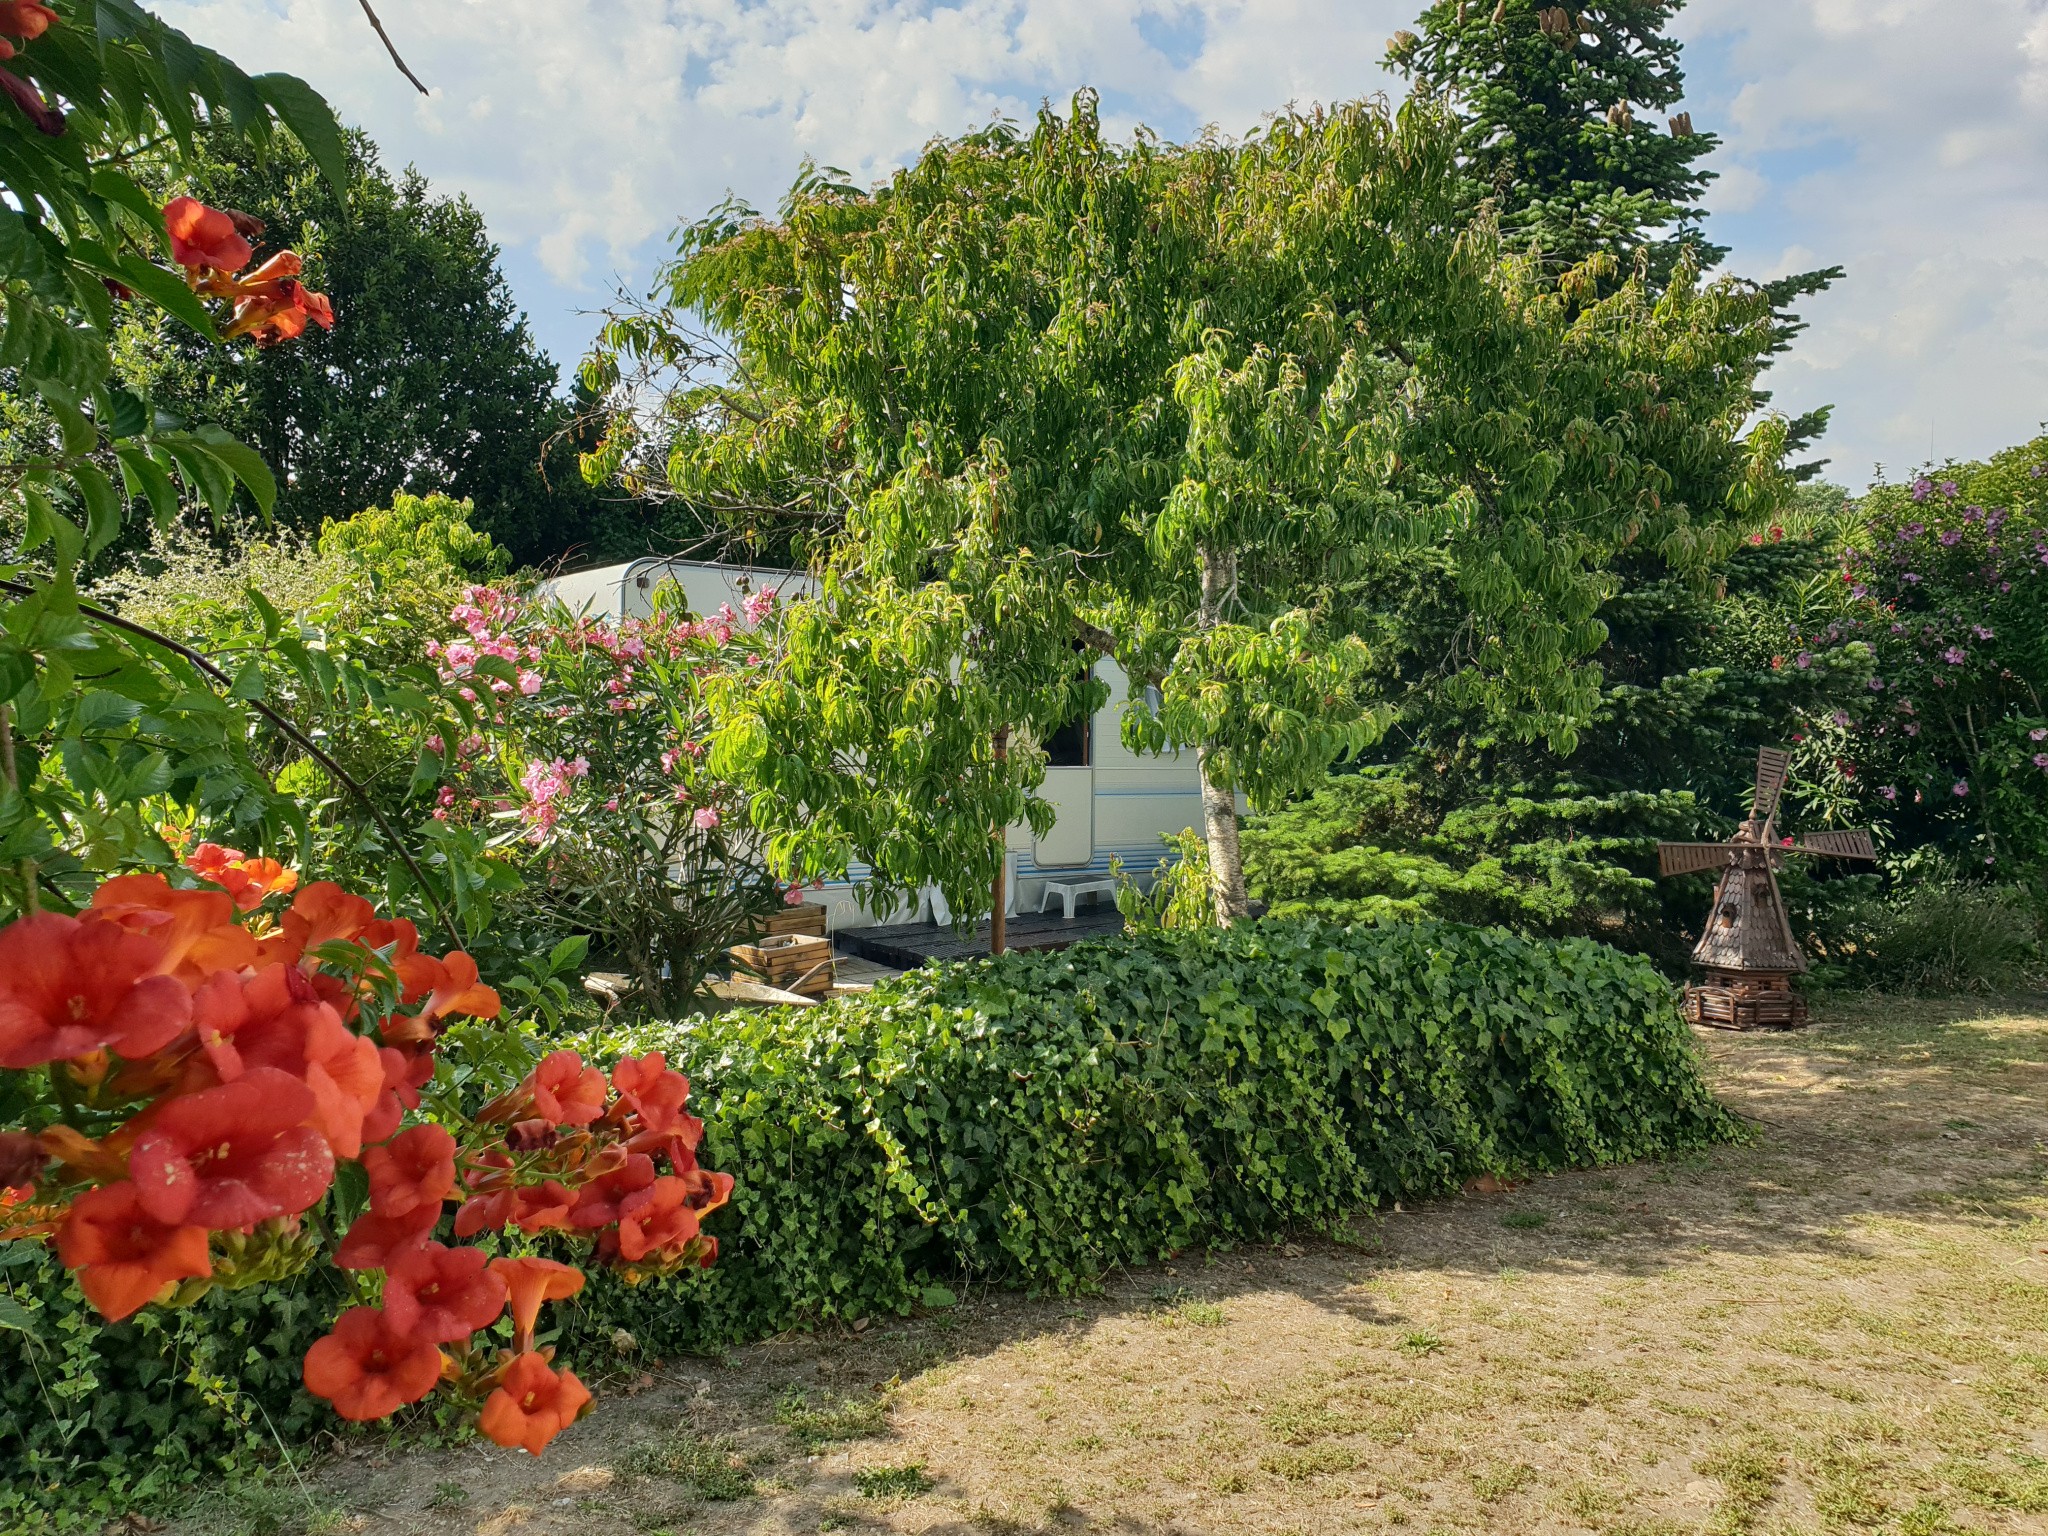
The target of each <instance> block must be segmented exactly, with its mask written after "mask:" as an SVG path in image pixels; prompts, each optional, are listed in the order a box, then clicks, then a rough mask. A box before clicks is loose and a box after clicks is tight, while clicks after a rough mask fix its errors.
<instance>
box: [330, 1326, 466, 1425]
mask: <svg viewBox="0 0 2048 1536" xmlns="http://www.w3.org/2000/svg"><path fill="white" fill-rule="evenodd" d="M440 1379H441V1351H440V1350H439V1349H437V1348H435V1347H434V1345H433V1344H432V1343H430V1342H429V1341H427V1340H426V1339H422V1338H418V1337H416V1336H414V1335H412V1334H408V1333H404V1332H401V1331H400V1330H399V1329H398V1328H396V1327H394V1326H393V1325H392V1322H391V1319H390V1317H389V1316H388V1315H387V1314H385V1313H383V1312H380V1311H378V1310H377V1309H376V1308H375V1307H350V1308H349V1309H348V1311H346V1312H344V1313H342V1314H341V1316H340V1317H338V1318H336V1319H335V1323H334V1331H333V1332H332V1333H330V1334H328V1335H327V1336H326V1337H325V1338H322V1339H316V1340H315V1341H314V1343H313V1347H312V1348H311V1349H309V1350H307V1351H306V1368H305V1381H306V1390H307V1391H308V1392H310V1393H312V1394H313V1395H314V1396H315V1397H324V1398H326V1399H327V1401H328V1402H330V1403H332V1404H333V1405H334V1411H335V1412H336V1413H338V1414H340V1415H341V1416H342V1417H343V1418H344V1419H351V1420H355V1421H357V1422H361V1421H363V1420H367V1419H384V1418H389V1417H390V1416H391V1415H392V1414H394V1413H396V1412H398V1410H399V1409H401V1408H403V1407H404V1406H405V1405H406V1404H407V1403H416V1402H418V1401H419V1400H420V1399H421V1398H423V1397H425V1396H426V1395H427V1394H428V1393H429V1392H431V1391H433V1390H434V1384H435V1383H436V1382H437V1381H439V1380H440Z"/></svg>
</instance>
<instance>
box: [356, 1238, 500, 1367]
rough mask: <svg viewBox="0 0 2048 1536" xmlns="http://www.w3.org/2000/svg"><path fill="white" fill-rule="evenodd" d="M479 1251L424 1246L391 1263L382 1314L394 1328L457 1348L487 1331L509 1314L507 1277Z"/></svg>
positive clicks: (425, 1244) (436, 1244)
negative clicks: (481, 1330) (476, 1334)
mask: <svg viewBox="0 0 2048 1536" xmlns="http://www.w3.org/2000/svg"><path fill="white" fill-rule="evenodd" d="M489 1262H490V1255H488V1254H486V1253H485V1252H484V1251H483V1250H482V1249H481V1248H446V1247H443V1246H442V1245H441V1244H439V1243H424V1244H422V1245H421V1246H420V1247H418V1248H413V1249H409V1250H408V1251H407V1252H405V1253H403V1254H401V1255H399V1257H398V1258H396V1259H394V1260H393V1261H392V1263H391V1268H390V1271H389V1273H388V1274H387V1276H386V1278H385V1281H384V1314H385V1316H387V1317H388V1318H390V1319H391V1326H392V1327H393V1328H396V1329H397V1330H398V1331H399V1332H401V1333H409V1334H412V1335H413V1336H415V1337H416V1338H422V1339H425V1340H427V1341H428V1342H429V1343H432V1344H453V1343H455V1342H456V1341H457V1340H458V1339H466V1338H468V1337H469V1336H470V1335H471V1334H472V1333H475V1332H476V1331H477V1329H479V1328H488V1327H490V1326H491V1324H492V1323H495V1322H496V1321H497V1320H498V1314H499V1313H500V1312H503V1311H504V1310H505V1277H504V1276H503V1275H500V1274H498V1273H497V1272H496V1271H495V1270H492V1269H489V1268H487V1267H486V1266H487V1265H488V1264H489Z"/></svg>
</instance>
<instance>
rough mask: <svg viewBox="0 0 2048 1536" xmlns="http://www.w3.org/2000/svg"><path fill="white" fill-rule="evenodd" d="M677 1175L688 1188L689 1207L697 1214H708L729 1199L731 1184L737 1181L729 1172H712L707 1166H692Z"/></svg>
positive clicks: (730, 1196)
mask: <svg viewBox="0 0 2048 1536" xmlns="http://www.w3.org/2000/svg"><path fill="white" fill-rule="evenodd" d="M677 1177H678V1178H680V1179H681V1180H682V1181H683V1184H684V1186H685V1187H686V1188H687V1189H688V1190H689V1194H688V1196H687V1198H688V1200H689V1202H690V1209H691V1210H693V1211H695V1212H696V1213H697V1214H698V1215H699V1216H709V1215H710V1214H711V1213H712V1212H713V1211H715V1210H717V1209H718V1208H719V1207H720V1206H721V1205H723V1204H725V1202H726V1201H728V1200H730V1199H731V1198H732V1190H733V1185H734V1184H735V1183H736V1182H738V1181H737V1180H735V1179H734V1178H733V1176H732V1175H731V1174H729V1173H713V1172H712V1171H711V1170H710V1169H709V1168H692V1169H691V1170H690V1171H689V1172H687V1173H681V1174H678V1175H677Z"/></svg>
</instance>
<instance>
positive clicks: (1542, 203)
mask: <svg viewBox="0 0 2048 1536" xmlns="http://www.w3.org/2000/svg"><path fill="white" fill-rule="evenodd" d="M1684 4H1685V0H1606V3H1597V4H1591V5H1587V6H1585V7H1584V8H1583V9H1582V10H1580V11H1578V12H1576V13H1574V12H1572V11H1571V10H1569V9H1568V8H1566V7H1562V6H1554V5H1549V4H1547V3H1546V0H1497V3H1496V4H1495V5H1494V6H1493V7H1491V8H1490V9H1489V8H1488V7H1487V6H1485V5H1484V4H1483V3H1481V0H1436V3H1434V4H1432V5H1431V6H1430V7H1429V8H1428V9H1427V10H1426V11H1424V12H1423V13H1422V15H1421V16H1420V17H1419V18H1418V19H1417V21H1416V25H1417V26H1418V27H1420V28H1421V31H1420V32H1419V33H1417V32H1408V31H1403V32H1400V33H1397V34H1396V35H1395V36H1394V38H1393V40H1392V42H1390V43H1389V45H1388V49H1387V62H1388V64H1389V65H1390V66H1391V67H1393V68H1395V69H1398V70H1399V71H1400V72H1401V73H1402V74H1403V75H1405V76H1406V77H1407V78H1408V79H1409V80H1411V81H1413V82H1414V88H1415V91H1416V93H1417V94H1418V95H1421V96H1424V97H1427V98H1429V99H1432V100H1436V101H1440V102H1442V103H1444V104H1445V105H1446V106H1447V107H1448V108H1449V109H1450V110H1452V111H1453V112H1455V113H1456V114H1457V117H1458V121H1459V134H1458V160H1459V164H1460V166H1461V168H1462V170H1463V173H1464V184H1463V190H1462V197H1463V201H1464V206H1465V207H1466V209H1467V210H1468V211H1469V212H1472V213H1477V212H1478V211H1479V210H1480V209H1481V208H1482V207H1491V208H1492V209H1493V212H1494V217H1495V219H1496V220H1497V221H1498V223H1499V225H1500V229H1501V236H1502V242H1503V243H1504V244H1505V245H1506V246H1507V247H1508V248H1509V249H1511V250H1521V251H1539V252H1541V253H1542V256H1543V259H1544V260H1545V262H1547V263H1548V264H1549V265H1551V266H1552V267H1553V268H1555V269H1558V270H1563V269H1564V268H1567V267H1570V266H1573V265H1575V264H1577V263H1578V262H1581V261H1584V260H1585V259H1586V258H1587V257H1588V256H1591V255H1593V254H1595V253H1596V252H1602V251H1604V252H1607V253H1609V254H1611V255H1614V256H1616V257H1618V258H1619V259H1620V260H1621V261H1622V262H1623V264H1624V269H1626V266H1627V264H1629V263H1632V262H1634V261H1636V260H1638V259H1640V260H1641V261H1642V262H1643V263H1644V264H1645V266H1646V268H1647V270H1648V271H1649V274H1650V277H1651V280H1652V282H1653V283H1662V282H1664V281H1666V280H1667V279H1668V278H1669V276H1670V274H1671V273H1672V272H1673V271H1675V270H1676V268H1677V264H1678V262H1679V259H1680V253H1681V252H1684V251H1688V250H1689V251H1690V252H1691V253H1692V259H1693V260H1694V261H1695V262H1696V263H1697V264H1698V265H1700V266H1701V267H1703V268H1713V267H1715V266H1717V265H1719V264H1720V261H1721V259H1722V257H1724V256H1725V255H1726V254H1727V247H1726V246H1721V245H1716V244H1714V243H1713V242H1712V241H1710V240H1708V239H1707V238H1706V236H1705V234H1704V233H1703V231H1702V229H1701V221H1702V220H1703V219H1704V218H1705V216H1706V210H1705V208H1704V207H1703V206H1702V204H1701V198H1702V196H1703V195H1704V193H1705V192H1706V189H1707V186H1708V184H1709V183H1711V182H1712V181H1713V180H1714V173H1713V172H1712V171H1709V170H1707V169H1706V167H1705V166H1704V164H1702V162H1703V161H1704V160H1705V159H1706V157H1707V156H1708V155H1710V154H1712V153H1713V151H1714V150H1715V149H1716V148H1717V147H1718V146H1719V144H1720V142H1721V141H1720V140H1719V139H1718V138H1716V137H1715V136H1714V135H1713V134H1711V133H1705V132H1701V131H1699V130H1697V129H1695V128H1694V127H1693V122H1692V114H1691V113H1690V112H1681V113H1678V114H1676V115H1674V116H1671V117H1669V118H1667V119H1665V120H1664V122H1663V123H1662V124H1660V123H1659V122H1658V118H1660V117H1662V116H1663V114H1664V113H1666V112H1668V111H1670V109H1671V108H1673V107H1675V106H1677V105H1678V103H1679V102H1680V101H1681V100H1682V99H1683V98H1684V95H1685V74H1684V72H1683V70H1682V69H1681V68H1680V67H1679V53H1680V46H1679V43H1678V41H1677V39H1675V38H1673V37H1670V36H1667V35H1666V33H1665V28H1666V27H1667V26H1668V25H1669V24H1670V21H1671V18H1672V17H1673V16H1674V15H1676V14H1677V13H1678V11H1679V10H1681V9H1682V8H1683V7H1684ZM1639 113H1640V114H1642V115H1641V116H1638V114H1639ZM1667 130H1668V131H1667ZM1841 275H1842V269H1841V268H1840V267H1826V268H1822V269H1818V270H1816V271H1812V272H1797V273H1792V274H1790V275H1788V276H1785V277H1781V278H1777V279H1775V280H1773V281H1772V282H1769V283H1766V284H1765V285H1764V286H1763V291H1764V292H1765V293H1766V294H1767V295H1768V296H1769V298H1770V301H1771V306H1772V309H1773V311H1774V313H1775V315H1776V319H1777V337H1776V339H1775V341H1774V342H1773V343H1772V347H1771V350H1772V352H1773V353H1779V352H1783V351H1784V350H1785V349H1786V348H1787V347H1789V346H1790V345H1791V344H1792V340H1793V338H1794V337H1796V336H1797V335H1799V333H1800V332H1801V331H1803V330H1805V329H1806V326H1805V323H1804V322H1803V321H1801V320H1800V318H1799V317H1798V315H1797V314H1795V313H1794V312H1793V311H1792V308H1791V306H1792V305H1793V304H1795V303H1796V302H1798V301H1799V300H1800V299H1802V298H1807V297H1810V296H1812V295H1813V294H1816V293H1819V292H1822V291H1823V290H1824V289H1826V288H1827V287H1828V286H1829V285H1830V284H1832V283H1833V282H1834V281H1835V280H1836V279H1837V278H1839V277H1840V276H1841ZM1770 398H1771V397H1770V395H1769V394H1768V393H1765V392H1763V391H1758V393H1757V395H1756V404H1757V406H1758V407H1759V408H1762V407H1763V406H1765V405H1767V404H1769V402H1770ZM1827 419H1828V411H1827V408H1826V407H1825V406H1823V407H1821V408H1819V409H1816V410H1813V411H1808V412H1805V413H1803V414H1801V415H1799V416H1797V417H1795V418H1794V419H1792V420H1791V421H1789V422H1788V423H1787V424H1786V434H1785V437H1786V451H1787V452H1788V453H1799V452H1803V451H1804V450H1805V448H1806V447H1807V446H1808V445H1809V444H1810V443H1812V442H1813V440H1814V439H1815V438H1817V437H1818V436H1819V435H1820V434H1821V433H1822V432H1823V431H1824V430H1826V427H1827ZM1825 463H1826V461H1825V460H1820V461H1817V462H1813V463H1809V464H1804V465H1801V466H1800V467H1799V469H1798V470H1797V471H1795V474H1796V476H1797V478H1799V479H1802V480H1805V479H1811V478H1812V477H1813V476H1815V475H1817V474H1818V473H1819V472H1820V470H1821V468H1822V466H1823V465H1824V464H1825Z"/></svg>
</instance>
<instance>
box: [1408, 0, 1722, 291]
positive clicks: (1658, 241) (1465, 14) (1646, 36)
mask: <svg viewBox="0 0 2048 1536" xmlns="http://www.w3.org/2000/svg"><path fill="white" fill-rule="evenodd" d="M1683 4H1684V0H1618V3H1613V4H1593V5H1588V6H1586V7H1585V8H1584V9H1583V10H1581V11H1579V12H1578V13H1577V14H1573V13H1572V12H1571V11H1570V10H1569V9H1567V8H1563V7H1558V6H1551V5H1546V4H1544V3H1543V0H1499V3H1498V4H1497V5H1495V6H1492V7H1489V6H1487V5H1485V4H1484V3H1483V0H1438V3H1437V4H1434V5H1432V6H1430V8H1429V9H1428V10H1426V11H1424V12H1423V13H1422V15H1421V17H1420V18H1419V19H1418V20H1417V22H1416V25H1417V26H1418V27H1420V28H1421V29H1422V30H1421V32H1420V33H1419V34H1418V33H1415V32H1401V33H1398V34H1396V35H1395V37H1394V39H1393V41H1392V43H1390V44H1389V46H1388V50H1387V54H1388V62H1389V63H1390V64H1391V65H1393V66H1394V67H1395V68H1397V69H1399V70H1400V71H1401V72H1402V73H1403V74H1404V75H1406V76H1407V77H1408V79H1410V80H1411V81H1412V82H1413V83H1414V88H1415V90H1416V92H1417V94H1419V95H1424V96H1428V97H1431V98H1434V99H1438V100H1441V101H1444V102H1446V103H1447V104H1448V105H1450V106H1451V107H1452V108H1453V110H1455V111H1456V112H1457V114H1458V117H1459V134H1458V160H1459V164H1460V166H1461V168H1462V170H1463V173H1464V179H1463V188H1462V196H1463V198H1464V202H1465V206H1466V207H1467V209H1468V210H1469V211H1471V212H1475V213H1476V212H1477V211H1478V209H1479V207H1480V206H1481V205H1482V204H1484V203H1491V204H1492V205H1493V207H1494V209H1495V216H1496V218H1497V219H1498V221H1499V223H1500V230H1501V240H1502V243H1503V244H1504V245H1506V246H1507V247H1508V248H1509V249H1511V250H1524V251H1531V250H1540V251H1541V252H1542V253H1543V256H1544V259H1545V260H1546V261H1547V262H1549V263H1550V264H1551V265H1552V266H1553V267H1555V268H1557V269H1559V270H1562V269H1564V268H1566V267H1570V266H1573V265H1575V264H1577V263H1578V262H1581V261H1584V260H1585V259H1586V258H1587V257H1588V256H1591V255H1593V254H1594V253H1595V252H1598V251H1609V252H1614V253H1616V254H1621V255H1632V254H1633V253H1634V252H1636V251H1638V250H1641V251H1644V252H1645V253H1646V254H1647V257H1648V260H1649V262H1650V266H1651V269H1652V271H1653V272H1654V273H1655V274H1656V275H1657V276H1658V277H1659V278H1660V279H1661V278H1663V277H1665V276H1667V275H1668V274H1669V273H1670V272H1671V271H1672V270H1673V268H1674V267H1675V266H1676V265H1677V263H1678V259H1679V253H1680V252H1681V251H1683V250H1685V249H1687V248H1690V249H1691V250H1692V251H1693V254H1694V257H1695V259H1696V260H1698V261H1699V262H1700V263H1701V264H1702V265H1704V266H1713V265H1714V264H1715V263H1717V262H1718V261H1719V260H1720V259H1721V257H1722V256H1724V255H1725V254H1727V250H1726V247H1724V246H1717V245H1713V244H1710V243H1709V242H1708V241H1707V240H1706V238H1705V237H1704V236H1703V235H1702V234H1701V232H1700V227H1699V226H1700V220H1701V218H1702V217H1703V216H1704V214H1703V211H1702V209H1701V208H1700V196H1701V194H1702V193H1703V192H1704V191H1705V190H1706V187H1707V183H1708V182H1710V181H1711V180H1713V172H1711V171H1709V170H1707V169H1706V168H1705V166H1704V165H1702V164H1701V163H1700V162H1701V161H1703V160H1704V159H1705V158H1706V157H1707V156H1708V155H1710V154H1712V153H1713V151H1714V149H1715V148H1716V147H1717V146H1718V145H1719V143H1720V140H1719V139H1717V138H1715V137H1714V135H1713V134H1711V133H1700V132H1696V131H1694V129H1693V127H1692V122H1691V118H1690V115H1686V116H1681V117H1674V118H1672V119H1671V120H1670V121H1669V123H1668V125H1667V124H1666V123H1664V122H1660V121H1658V116H1659V115H1660V114H1662V113H1664V112H1665V111H1667V110H1669V109H1670V108H1672V107H1675V106H1676V105H1677V104H1678V102H1679V101H1680V99H1681V98H1683V96H1684V95H1685V75H1684V73H1683V71H1682V70H1681V69H1680V68H1679V57H1678V56H1679V45H1678V42H1677V41H1676V39H1674V38H1671V37H1668V36H1666V35H1665V31H1664V29H1665V27H1666V26H1667V25H1668V24H1669V22H1670V20H1671V17H1672V15H1673V14H1674V13H1676V12H1677V11H1678V10H1679V9H1680V7H1681V6H1682V5H1683ZM1638 113H1641V114H1643V115H1642V116H1638V115H1637V114H1638ZM1667 126H1668V128H1669V131H1668V132H1667V131H1666V129H1667Z"/></svg>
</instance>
